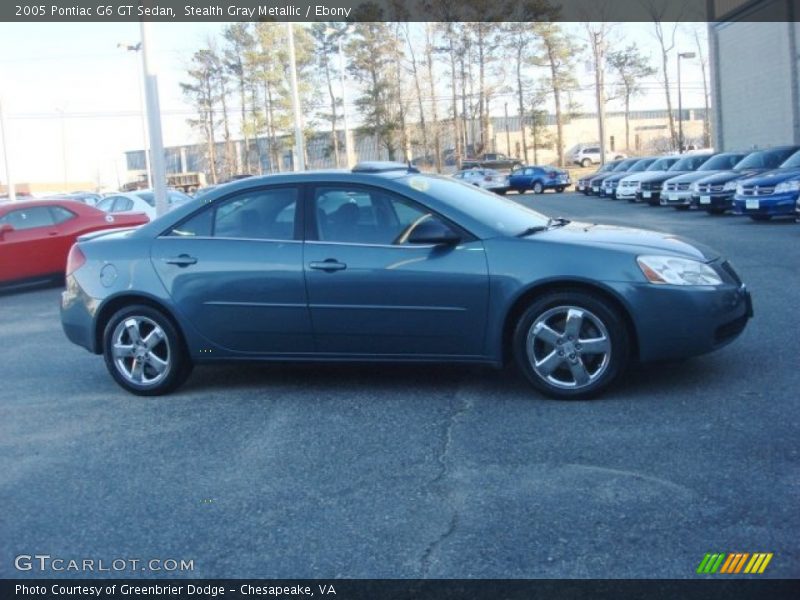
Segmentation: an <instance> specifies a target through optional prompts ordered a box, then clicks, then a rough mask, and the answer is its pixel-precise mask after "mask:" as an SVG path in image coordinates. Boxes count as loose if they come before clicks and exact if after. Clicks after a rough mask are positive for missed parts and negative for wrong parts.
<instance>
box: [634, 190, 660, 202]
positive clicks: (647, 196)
mask: <svg viewBox="0 0 800 600" xmlns="http://www.w3.org/2000/svg"><path fill="white" fill-rule="evenodd" d="M636 202H647V203H648V204H651V205H653V206H655V205H656V204H658V203H659V202H661V191H660V190H638V191H637V192H636Z"/></svg>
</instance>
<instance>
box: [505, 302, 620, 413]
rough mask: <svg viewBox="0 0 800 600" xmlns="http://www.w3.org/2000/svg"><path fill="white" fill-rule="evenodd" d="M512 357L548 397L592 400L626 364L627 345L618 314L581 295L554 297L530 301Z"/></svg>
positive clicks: (518, 327) (609, 306)
mask: <svg viewBox="0 0 800 600" xmlns="http://www.w3.org/2000/svg"><path fill="white" fill-rule="evenodd" d="M513 344H514V357H515V360H516V362H517V365H518V366H519V368H520V369H521V370H522V372H523V373H524V374H525V376H526V377H527V378H528V380H529V381H530V382H531V384H532V385H533V386H534V387H535V388H536V389H538V390H539V391H541V392H542V393H544V394H545V395H547V396H550V397H552V398H557V399H563V400H573V399H574V400H578V399H586V398H591V397H593V396H596V395H597V394H599V393H600V392H602V391H603V390H604V389H605V388H607V387H608V386H609V385H611V384H612V383H613V382H614V381H615V380H616V379H617V378H618V377H619V376H620V375H621V374H622V373H623V372H624V370H625V367H626V366H627V364H628V360H629V356H630V352H629V347H630V341H629V337H628V331H627V327H626V326H625V323H624V321H623V319H622V317H621V315H620V314H619V312H618V311H617V310H616V309H615V308H614V307H613V306H611V305H610V304H609V303H608V302H607V301H605V300H603V299H602V298H600V297H597V296H594V295H592V294H589V293H585V292H581V291H563V292H555V293H551V294H548V295H546V296H543V297H541V298H540V299H538V300H536V301H534V302H533V303H532V304H531V305H530V306H529V307H528V309H527V310H526V311H525V312H524V314H523V315H522V317H521V318H520V319H519V322H518V323H517V327H516V329H515V332H514V339H513Z"/></svg>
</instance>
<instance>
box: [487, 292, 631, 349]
mask: <svg viewBox="0 0 800 600" xmlns="http://www.w3.org/2000/svg"><path fill="white" fill-rule="evenodd" d="M552 292H583V293H589V294H592V295H594V296H597V297H600V298H601V299H603V300H605V301H607V302H608V303H609V304H611V305H612V306H613V307H614V308H615V309H616V310H617V311H618V312H619V314H620V315H621V316H622V320H623V322H624V323H625V327H626V329H627V330H628V334H629V335H628V337H629V339H630V341H631V359H632V360H637V359H638V358H639V336H638V332H637V330H636V325H635V323H634V321H633V317H631V314H630V311H629V310H628V307H627V306H626V304H625V302H623V300H622V299H621V298H620V297H619V296H618V295H617V294H616V293H615V292H613V291H612V290H610V289H608V288H607V287H605V286H603V285H601V284H598V283H596V282H589V281H584V280H578V279H575V280H570V279H564V280H552V281H545V282H541V283H537V284H534V285H532V286H530V287H528V288H526V289H525V290H523V291H522V292H521V293H520V294H518V295H517V297H516V298H515V299H514V301H513V302H512V303H511V306H510V307H509V309H508V310H507V311H506V314H505V317H504V319H503V330H502V338H501V344H502V346H501V349H500V350H501V356H502V361H503V364H508V363H509V361H510V360H511V357H512V344H513V338H514V328H515V327H516V324H517V321H519V318H520V317H521V316H522V313H524V312H525V309H526V308H527V307H528V306H529V305H530V303H531V302H533V301H534V299H535V298H537V297H539V296H542V295H544V294H548V293H552Z"/></svg>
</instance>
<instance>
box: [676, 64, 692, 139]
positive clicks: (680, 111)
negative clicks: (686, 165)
mask: <svg viewBox="0 0 800 600" xmlns="http://www.w3.org/2000/svg"><path fill="white" fill-rule="evenodd" d="M694 56H695V54H694V52H679V53H678V154H683V102H682V100H681V59H682V58H694Z"/></svg>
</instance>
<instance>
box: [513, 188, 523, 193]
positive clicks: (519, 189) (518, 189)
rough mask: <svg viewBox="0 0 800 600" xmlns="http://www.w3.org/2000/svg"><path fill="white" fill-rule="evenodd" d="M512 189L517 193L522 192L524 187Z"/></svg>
mask: <svg viewBox="0 0 800 600" xmlns="http://www.w3.org/2000/svg"><path fill="white" fill-rule="evenodd" d="M514 191H515V192H517V193H518V194H524V193H525V188H514Z"/></svg>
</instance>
